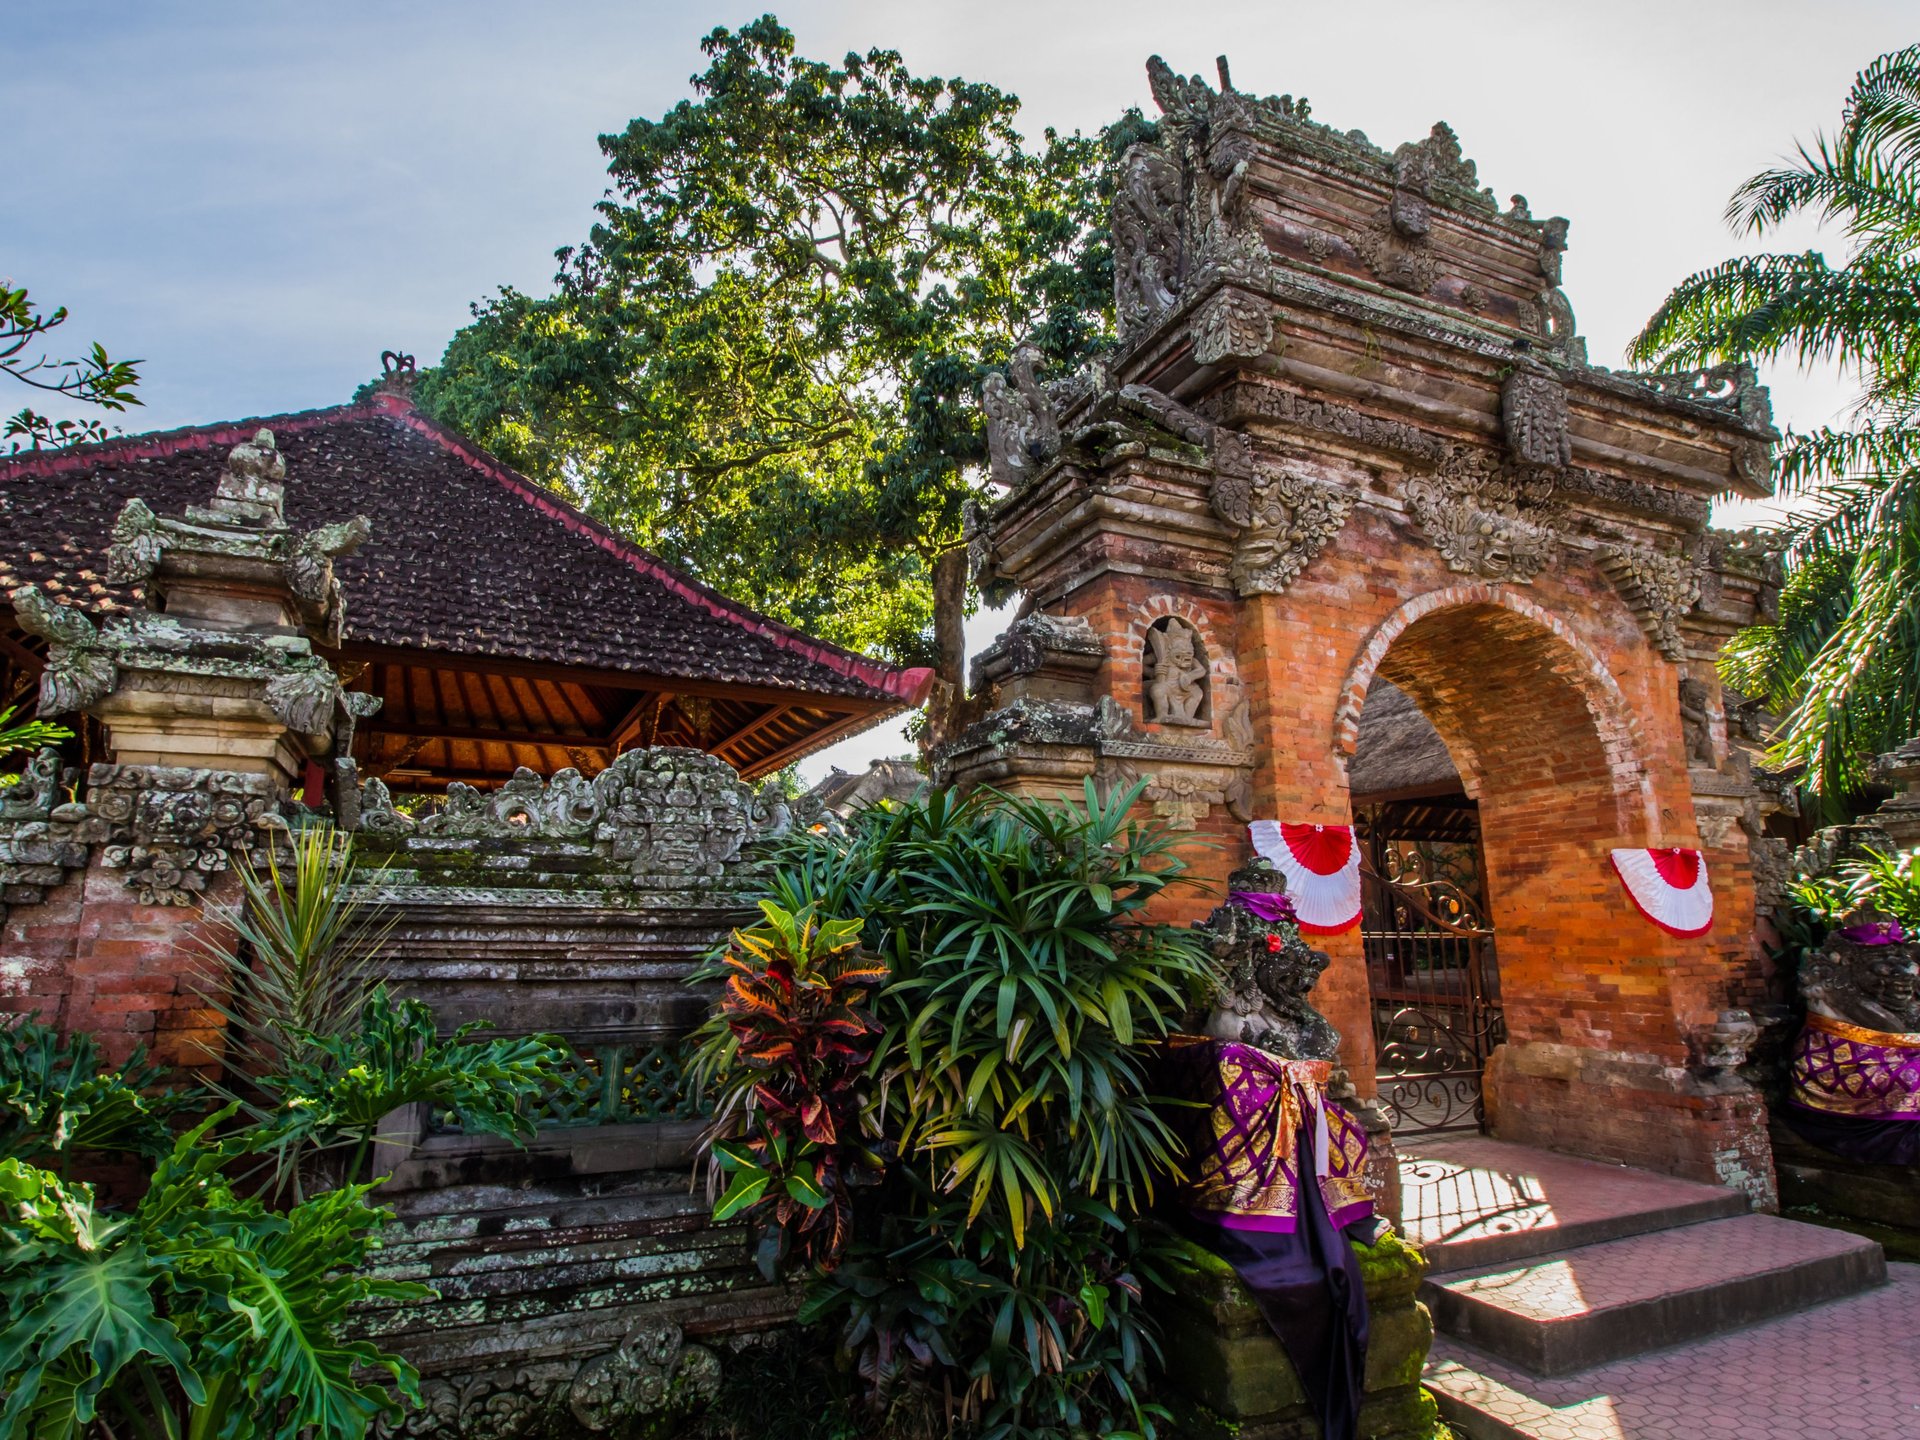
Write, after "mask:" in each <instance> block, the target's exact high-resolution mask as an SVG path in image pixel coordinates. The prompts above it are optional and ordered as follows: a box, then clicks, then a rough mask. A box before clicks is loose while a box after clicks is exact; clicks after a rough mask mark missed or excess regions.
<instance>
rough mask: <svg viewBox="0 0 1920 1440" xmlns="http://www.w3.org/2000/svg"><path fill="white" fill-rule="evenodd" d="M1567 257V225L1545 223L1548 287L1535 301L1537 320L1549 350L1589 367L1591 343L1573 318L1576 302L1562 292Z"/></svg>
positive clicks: (1542, 241)
mask: <svg viewBox="0 0 1920 1440" xmlns="http://www.w3.org/2000/svg"><path fill="white" fill-rule="evenodd" d="M1566 253H1567V222H1566V221H1565V220H1563V219H1560V218H1559V217H1557V216H1556V217H1555V218H1554V219H1551V220H1545V221H1542V222H1541V226H1540V273H1541V275H1542V276H1543V277H1544V278H1545V279H1546V282H1547V285H1546V288H1545V289H1544V290H1542V291H1541V292H1540V293H1539V295H1538V296H1536V297H1535V299H1534V306H1535V307H1537V308H1536V309H1535V320H1534V324H1535V326H1536V327H1537V329H1538V332H1539V334H1540V337H1541V339H1543V340H1544V341H1545V342H1546V344H1547V347H1548V348H1549V349H1551V350H1553V351H1555V352H1556V353H1557V354H1559V356H1560V357H1561V358H1562V359H1563V360H1565V361H1567V363H1569V364H1573V365H1585V364H1586V363H1587V342H1586V341H1585V340H1583V339H1581V338H1580V335H1579V333H1578V330H1579V327H1578V325H1577V324H1576V323H1575V321H1574V318H1573V302H1572V301H1571V300H1569V299H1567V292H1566V291H1565V290H1563V289H1561V288H1560V277H1561V271H1562V268H1563V266H1562V261H1563V259H1564V257H1565V255H1566Z"/></svg>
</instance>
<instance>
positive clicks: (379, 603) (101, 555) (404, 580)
mask: <svg viewBox="0 0 1920 1440" xmlns="http://www.w3.org/2000/svg"><path fill="white" fill-rule="evenodd" d="M262 427H265V428H267V429H269V430H272V431H273V433H274V437H275V439H276V441H277V442H278V444H279V448H280V453H281V454H282V455H283V456H284V457H285V459H286V463H287V484H286V489H287V498H286V509H287V520H288V523H289V524H290V525H292V526H293V527H294V528H295V529H303V528H308V527H312V526H315V525H320V524H324V523H326V522H329V521H334V520H343V519H346V518H348V517H350V516H353V515H356V514H363V515H366V516H367V517H368V518H369V519H371V520H372V521H373V537H372V539H370V540H369V541H368V542H367V543H366V544H365V545H364V546H363V547H362V548H361V549H360V551H359V553H358V554H356V555H352V556H349V557H347V558H345V559H343V560H341V561H340V562H338V564H337V567H336V570H337V573H338V574H339V576H340V579H341V582H342V585H343V586H344V588H345V593H346V599H347V643H348V645H349V646H352V645H354V644H360V645H380V646H395V647H400V648H404V649H408V650H426V651H436V652H441V653H445V654H456V655H470V656H484V657H489V658H491V659H494V660H522V661H528V662H532V663H536V664H544V665H563V666H582V667H589V668H593V669H599V670H613V671H626V672H630V673H632V674H635V675H645V676H659V677H667V678H673V679H680V680H692V681H700V682H706V683H717V684H727V683H733V684H744V685H756V686H769V687H774V688H778V689H785V690H792V691H795V692H797V693H805V694H815V695H838V696H849V697H857V698H860V699H867V700H879V701H886V702H892V703H894V704H912V703H916V702H917V701H918V700H919V699H920V697H921V695H922V694H923V693H924V691H925V690H926V688H927V685H928V683H929V681H930V678H931V673H930V672H929V671H926V670H902V669H897V668H895V667H893V666H890V665H885V664H882V663H881V662H879V661H876V660H871V659H868V658H867V657H865V656H863V655H857V654H855V653H853V652H852V651H849V650H843V649H841V648H839V647H838V646H835V645H829V644H826V643H825V642H823V641H819V640H813V639H810V638H808V637H807V636H805V635H802V634H801V633H800V632H798V631H797V630H793V629H791V628H789V627H787V626H785V625H781V624H779V623H778V622H777V621H773V620H769V619H767V618H765V617H764V616H761V615H758V614H756V613H755V612H753V611H752V610H749V609H748V608H747V607H746V606H744V605H740V604H737V603H736V602H734V601H731V600H728V599H727V598H725V597H724V596H722V595H719V594H717V593H715V592H714V591H712V590H709V589H707V588H706V587H705V586H704V585H701V584H700V583H699V582H697V581H695V580H692V579H690V578H688V577H687V576H685V575H682V574H680V573H679V572H678V571H676V570H674V569H672V568H671V567H669V566H668V565H666V564H665V563H664V562H662V561H661V560H660V559H659V558H657V557H656V556H653V555H651V554H649V553H648V552H646V551H645V550H642V549H640V548H639V547H638V546H635V545H633V544H631V543H629V542H628V541H625V540H623V539H621V538H620V537H619V536H618V535H616V534H614V533H613V532H612V531H610V530H608V529H607V528H606V527H604V526H602V525H600V524H599V523H597V522H596V521H593V520H591V519H589V518H587V517H586V516H585V515H583V514H581V513H580V512H579V511H577V510H575V509H574V508H573V507H572V506H570V505H568V504H566V503H565V502H564V501H562V500H561V499H559V498H558V497H557V496H555V495H554V494H553V493H552V492H550V491H548V490H546V489H544V488H543V487H541V486H540V485H539V484H537V483H536V482H534V481H532V480H529V479H527V478H526V477H525V476H523V475H520V474H518V473H516V472H515V471H513V470H511V469H509V468H508V467H506V466H505V465H503V464H501V463H500V462H499V461H498V460H496V459H494V458H493V457H492V456H491V455H488V454H487V453H486V452H485V451H484V450H481V449H480V448H479V447H477V446H475V445H472V444H470V443H469V442H467V441H466V440H464V439H462V438H461V437H459V436H458V435H455V434H454V433H453V432H451V431H449V430H446V429H443V428H442V427H440V426H439V425H436V424H435V423H433V422H432V421H430V420H428V419H427V418H426V417H425V416H423V415H420V414H419V413H418V412H416V411H415V410H414V409H413V408H412V407H411V405H409V404H408V403H407V402H406V401H405V400H404V399H403V398H401V397H400V396H398V395H394V394H379V395H376V396H374V397H373V399H371V400H370V401H368V402H366V403H364V404H356V405H346V406H339V407H336V408H334V409H330V410H313V411H306V412H302V413H299V414H293V415H276V416H266V417H262V418H259V419H252V420H240V421H234V422H231V423H229V424H223V425H212V426H203V427H199V428H195V429H189V430H176V431H168V432H164V433H158V434H151V435H136V436H127V437H124V438H120V439H115V440H111V441H108V442H106V443H104V444H100V445H91V446H86V447H83V448H80V449H76V450H71V451H55V452H46V453H41V454H28V455H21V456H17V457H14V458H13V459H10V460H0V592H6V593H10V592H11V591H12V590H13V589H14V588H16V587H17V586H19V585H21V584H26V583H35V584H40V585H42V586H45V587H46V588H47V589H49V590H50V591H52V592H53V593H55V594H58V595H60V596H61V597H62V598H64V599H67V600H68V601H69V602H70V603H72V602H78V603H81V604H84V605H85V606H87V608H89V609H93V610H102V611H110V610H113V609H115V608H118V607H126V606H131V605H133V604H135V603H137V598H136V596H135V594H134V593H133V591H132V590H131V589H120V588H116V587H114V586H110V585H108V584H107V583H106V580H105V572H106V546H107V537H108V532H109V530H110V529H111V528H112V525H113V521H114V517H115V516H117V515H118V514H119V513H120V507H121V506H122V505H124V504H125V503H126V502H127V500H129V499H131V498H133V497H135V496H138V497H139V498H140V499H142V500H144V501H146V502H147V504H148V505H149V506H150V507H151V508H152V509H154V510H155V511H157V512H160V513H162V514H176V513H178V512H179V511H180V510H182V509H183V508H184V507H185V506H187V505H189V504H202V503H204V502H205V501H206V499H207V497H208V496H209V495H211V494H212V492H213V486H214V481H215V479H216V478H217V477H218V475H219V473H220V471H221V468H222V467H223V465H224V463H225V460H226V455H227V451H228V450H229V449H230V448H231V447H232V446H234V445H236V444H238V443H239V442H240V441H241V440H244V439H249V438H251V437H252V435H253V434H254V432H255V431H256V430H259V429H260V428H262Z"/></svg>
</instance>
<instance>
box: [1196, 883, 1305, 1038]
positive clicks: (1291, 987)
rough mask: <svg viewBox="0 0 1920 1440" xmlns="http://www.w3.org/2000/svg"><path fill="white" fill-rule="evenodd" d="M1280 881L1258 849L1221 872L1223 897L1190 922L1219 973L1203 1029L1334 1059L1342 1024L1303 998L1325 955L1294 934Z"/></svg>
mask: <svg viewBox="0 0 1920 1440" xmlns="http://www.w3.org/2000/svg"><path fill="white" fill-rule="evenodd" d="M1286 888H1287V882H1286V880H1285V879H1284V878H1283V877H1282V876H1281V875H1280V873H1279V872H1278V871H1277V870H1275V869H1274V868H1273V866H1272V865H1271V864H1269V863H1268V862H1267V861H1265V860H1263V859H1260V858H1258V857H1256V858H1254V859H1253V860H1251V861H1249V862H1248V863H1247V864H1245V865H1243V866H1241V867H1240V868H1239V869H1238V870H1236V871H1234V872H1233V874H1232V875H1230V876H1228V877H1227V903H1226V904H1224V905H1222V906H1220V908H1219V909H1217V910H1215V911H1214V912H1213V913H1212V914H1211V915H1209V916H1208V917H1207V918H1206V920H1205V921H1204V922H1200V923H1199V924H1198V925H1197V926H1196V928H1197V929H1200V930H1202V931H1205V932H1206V934H1207V937H1208V940H1207V946H1208V949H1210V950H1211V951H1212V952H1213V955H1214V958H1215V959H1216V960H1217V961H1218V962H1219V963H1220V970H1221V973H1222V975H1223V976H1224V977H1225V979H1224V981H1223V983H1222V986H1221V989H1220V992H1219V994H1218V995H1216V997H1215V1000H1214V1008H1213V1011H1212V1012H1211V1014H1209V1015H1208V1017H1207V1022H1206V1033H1207V1034H1208V1035H1211V1036H1212V1037H1213V1038H1214V1039H1216V1040H1237V1041H1241V1042H1243V1043H1245V1044H1248V1045H1252V1046H1255V1047H1256V1048H1258V1049H1261V1050H1265V1051H1267V1052H1268V1053H1270V1054H1273V1055H1277V1056H1280V1057H1281V1058H1283V1059H1287V1060H1332V1059H1333V1058H1334V1057H1335V1056H1336V1055H1338V1054H1339V1051H1340V1032H1339V1031H1337V1030H1335V1029H1334V1028H1333V1025H1332V1024H1331V1023H1330V1022H1329V1021H1328V1019H1327V1017H1326V1016H1324V1015H1322V1014H1321V1013H1320V1012H1319V1011H1318V1010H1316V1009H1314V1008H1313V1006H1312V1005H1311V1004H1310V1003H1308V1000H1307V997H1308V995H1309V994H1311V993H1312V991H1313V987H1314V986H1315V985H1317V984H1318V983H1319V981H1320V976H1321V973H1322V972H1323V971H1325V970H1326V968H1327V965H1328V957H1327V954H1326V952H1325V951H1323V950H1315V949H1313V948H1312V947H1311V946H1309V945H1308V944H1307V943H1306V942H1305V941H1303V940H1302V939H1301V938H1300V931H1299V927H1298V926H1297V925H1296V924H1295V923H1294V922H1293V920H1292V919H1291V918H1290V917H1291V915H1292V908H1293V907H1292V906H1291V904H1289V903H1288V901H1287V897H1286V893H1285V892H1286Z"/></svg>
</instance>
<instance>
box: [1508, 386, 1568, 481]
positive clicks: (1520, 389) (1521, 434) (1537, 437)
mask: <svg viewBox="0 0 1920 1440" xmlns="http://www.w3.org/2000/svg"><path fill="white" fill-rule="evenodd" d="M1500 422H1501V425H1502V426H1503V427H1504V428H1505V430H1506V436H1507V448H1508V449H1509V450H1510V451H1512V452H1513V458H1514V459H1515V460H1518V461H1519V462H1520V463H1521V464H1523V465H1545V466H1547V467H1549V468H1552V469H1560V468H1563V467H1565V466H1567V465H1569V464H1571V463H1572V462H1573V435H1572V433H1571V431H1570V430H1569V429H1568V425H1567V387H1566V386H1564V385H1562V384H1561V383H1560V381H1559V379H1558V377H1556V376H1555V375H1554V373H1553V372H1552V371H1551V370H1549V369H1547V367H1546V366H1544V365H1542V364H1540V363H1539V362H1537V361H1531V360H1522V361H1521V362H1520V363H1519V364H1517V365H1516V366H1515V367H1514V370H1513V373H1512V374H1511V375H1509V376H1507V378H1506V381H1505V383H1503V384H1502V385H1501V387H1500Z"/></svg>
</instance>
